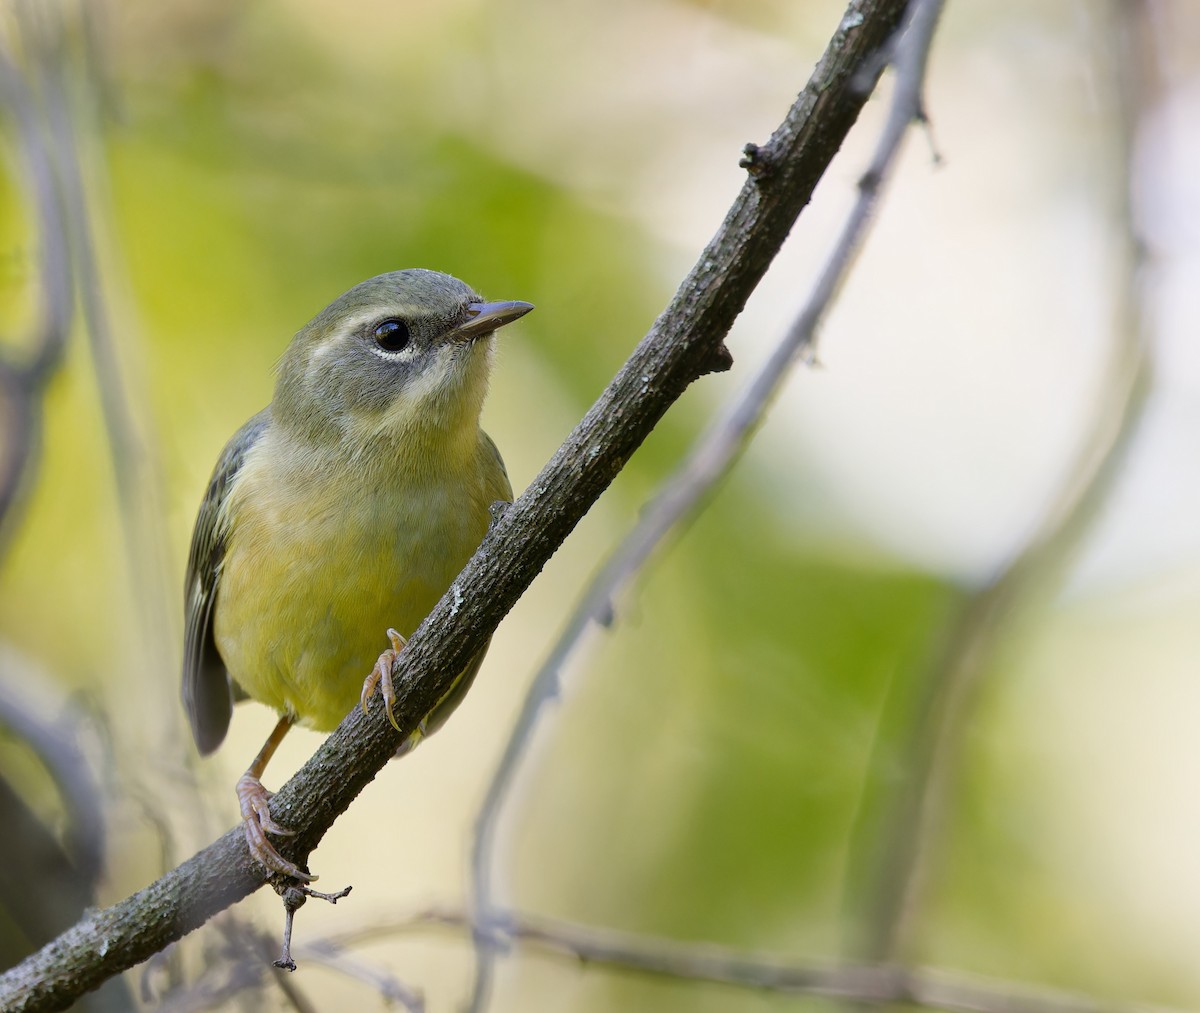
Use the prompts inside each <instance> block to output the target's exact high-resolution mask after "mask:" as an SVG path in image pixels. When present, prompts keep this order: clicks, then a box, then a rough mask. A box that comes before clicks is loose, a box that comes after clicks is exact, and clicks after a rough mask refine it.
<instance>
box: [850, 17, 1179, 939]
mask: <svg viewBox="0 0 1200 1013" xmlns="http://www.w3.org/2000/svg"><path fill="white" fill-rule="evenodd" d="M1146 6H1147V5H1146V4H1145V3H1144V2H1142V0H1112V3H1111V4H1110V7H1109V11H1108V19H1107V26H1108V31H1109V40H1108V41H1109V43H1110V45H1109V46H1108V47H1106V48H1107V50H1108V51H1106V52H1104V53H1103V56H1102V60H1101V66H1100V77H1101V79H1102V80H1103V79H1104V78H1107V79H1108V82H1109V87H1108V89H1107V94H1108V97H1109V99H1110V101H1111V103H1112V105H1113V107H1114V108H1115V112H1116V115H1115V117H1114V121H1115V122H1116V124H1117V135H1118V136H1117V139H1116V140H1117V143H1116V148H1117V150H1116V152H1115V158H1114V160H1113V161H1114V164H1115V165H1116V167H1117V169H1116V171H1115V173H1114V174H1113V177H1114V178H1113V187H1114V191H1115V200H1114V206H1115V208H1116V209H1117V214H1116V217H1115V221H1114V223H1113V226H1114V227H1113V235H1114V238H1115V240H1116V241H1115V243H1114V249H1115V251H1116V257H1115V260H1116V263H1115V265H1114V277H1115V281H1114V285H1113V293H1114V298H1113V305H1112V340H1113V347H1112V350H1111V353H1110V356H1109V363H1108V369H1107V378H1106V380H1105V382H1104V384H1103V387H1102V389H1101V390H1100V391H1099V393H1098V395H1097V398H1096V402H1095V411H1094V415H1093V417H1092V418H1091V419H1090V420H1089V421H1088V423H1087V426H1086V428H1085V429H1084V430H1083V436H1082V445H1081V446H1080V449H1079V452H1078V454H1077V456H1076V458H1075V460H1074V461H1073V462H1072V463H1070V464H1069V465H1068V466H1067V467H1066V468H1065V469H1064V473H1065V476H1066V477H1065V480H1064V482H1063V484H1062V488H1061V489H1060V491H1059V492H1058V494H1057V496H1056V497H1055V498H1054V500H1053V501H1052V502H1051V503H1050V504H1049V505H1048V507H1047V509H1046V512H1045V515H1044V517H1043V519H1042V521H1041V524H1040V527H1039V528H1038V530H1037V531H1035V532H1034V534H1033V535H1032V536H1031V537H1030V539H1029V541H1028V543H1027V545H1026V547H1025V548H1024V549H1023V550H1022V551H1021V552H1020V553H1018V554H1017V555H1016V556H1015V557H1014V558H1013V559H1012V560H1011V562H1009V564H1008V565H1007V566H1005V567H1004V568H1003V569H1002V570H1001V572H999V573H997V574H996V575H995V576H994V577H993V578H992V579H991V580H990V581H989V582H988V583H987V584H985V585H984V586H983V587H980V588H979V589H978V590H976V591H974V592H973V593H972V594H971V595H970V596H969V597H968V598H967V599H966V601H965V602H964V603H963V604H962V606H961V609H960V612H959V615H958V618H957V620H956V621H955V622H954V623H952V624H951V626H950V627H949V628H948V629H947V630H946V632H945V635H944V641H943V644H942V646H941V649H940V651H939V653H938V655H937V656H936V657H935V659H934V661H933V663H932V665H931V666H930V668H929V671H928V676H927V681H926V683H925V685H924V686H923V687H920V688H919V689H918V690H917V695H918V702H917V706H916V709H915V712H914V713H913V715H912V717H911V719H910V720H909V723H908V728H907V731H906V732H902V733H901V734H902V738H903V740H904V741H903V742H902V743H901V745H900V746H899V750H898V758H897V755H896V753H894V752H893V750H894V749H895V748H896V747H895V746H893V745H891V744H887V743H884V742H882V741H880V742H878V743H877V746H876V751H875V757H874V759H873V768H874V769H873V771H872V772H871V773H870V774H869V776H868V779H867V783H868V785H870V784H871V783H872V782H874V783H876V784H880V785H883V786H884V787H883V788H882V791H883V801H882V805H881V809H882V815H881V816H880V818H879V820H878V822H877V821H876V820H874V819H871V818H869V817H865V818H863V819H861V820H860V826H859V834H858V836H859V840H858V842H857V845H856V848H857V851H858V853H859V858H860V861H862V862H865V866H864V867H862V868H861V870H860V871H859V873H858V874H857V875H854V876H852V878H851V882H850V887H851V895H852V897H855V896H857V897H858V898H860V899H861V900H860V903H861V910H860V911H858V912H857V915H856V917H853V918H852V920H853V921H854V922H856V931H857V933H858V935H859V938H858V939H857V940H856V941H855V942H854V943H853V944H852V949H853V952H854V956H855V957H856V958H858V959H865V960H871V961H875V960H879V961H892V960H901V961H904V960H909V959H913V958H914V956H915V953H914V950H915V948H916V933H917V930H918V920H919V917H920V914H921V910H922V899H923V897H922V894H923V891H924V890H925V889H926V887H927V885H928V878H929V874H930V869H931V867H932V863H933V862H934V858H935V856H936V854H937V850H938V833H939V830H940V828H941V827H942V825H943V824H944V819H945V814H946V809H947V806H948V805H949V804H950V796H951V794H952V792H953V787H954V778H955V772H956V770H957V769H958V767H959V764H960V759H961V751H962V745H963V736H964V733H965V731H966V728H967V727H968V725H969V723H970V719H971V716H972V713H973V711H974V708H975V705H976V703H977V701H978V700H979V695H980V691H981V688H982V684H983V682H984V680H985V678H986V676H987V675H988V673H989V671H990V670H991V668H992V667H993V666H994V664H995V662H996V655H997V651H998V650H999V648H1000V646H1001V644H1002V643H1004V642H1005V641H1006V640H1007V638H1009V637H1010V636H1011V635H1012V634H1013V632H1014V630H1016V629H1017V628H1018V625H1019V623H1020V622H1021V621H1022V620H1023V619H1026V618H1027V617H1028V616H1029V615H1030V614H1031V611H1032V609H1034V608H1035V607H1036V606H1038V605H1043V604H1045V603H1046V602H1047V601H1048V600H1049V598H1050V597H1051V596H1052V595H1053V593H1054V592H1055V590H1056V589H1057V588H1058V587H1059V586H1060V584H1061V581H1062V580H1063V578H1064V577H1065V576H1066V575H1067V573H1068V571H1069V566H1070V564H1071V562H1072V561H1073V559H1074V556H1075V553H1076V551H1077V550H1078V549H1079V547H1080V546H1081V545H1082V544H1083V542H1084V540H1085V539H1086V537H1087V535H1088V534H1089V532H1090V531H1091V528H1092V524H1093V522H1094V521H1095V519H1096V517H1097V515H1098V514H1099V512H1100V510H1101V508H1102V507H1103V505H1104V504H1105V502H1106V501H1107V499H1108V497H1109V494H1110V493H1111V491H1112V489H1113V487H1114V484H1115V482H1116V480H1117V478H1118V477H1119V476H1120V474H1121V472H1122V469H1123V467H1124V465H1125V462H1126V458H1127V455H1128V452H1129V449H1130V447H1131V445H1132V443H1133V440H1134V438H1135V436H1136V435H1137V432H1138V426H1139V423H1140V421H1141V418H1142V415H1143V412H1144V410H1145V407H1146V404H1147V400H1148V398H1149V395H1150V391H1151V387H1152V373H1151V367H1152V363H1151V359H1150V355H1149V347H1148V338H1147V335H1146V333H1145V318H1146V311H1145V308H1144V306H1143V304H1142V291H1143V289H1142V285H1143V280H1144V278H1143V275H1144V272H1145V266H1146V265H1145V252H1144V251H1145V245H1144V243H1143V241H1142V239H1141V236H1140V232H1139V227H1138V223H1137V221H1136V219H1135V216H1134V214H1133V204H1132V198H1133V190H1134V187H1135V185H1136V180H1135V178H1134V160H1135V156H1136V150H1135V139H1136V136H1137V131H1138V126H1139V122H1140V120H1141V118H1142V116H1143V115H1144V113H1145V108H1146V95H1147V92H1146V89H1147V82H1148V81H1149V80H1150V78H1151V77H1152V75H1153V72H1154V66H1155V61H1154V57H1153V48H1152V45H1151V36H1150V33H1149V31H1148V29H1147V23H1146V19H1147V11H1146ZM893 706H896V705H895V704H893Z"/></svg>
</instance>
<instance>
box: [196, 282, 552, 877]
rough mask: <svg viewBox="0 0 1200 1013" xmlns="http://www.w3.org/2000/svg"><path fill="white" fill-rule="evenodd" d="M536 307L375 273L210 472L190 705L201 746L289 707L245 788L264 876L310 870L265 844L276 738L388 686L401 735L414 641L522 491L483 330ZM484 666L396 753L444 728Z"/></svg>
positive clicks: (332, 308)
mask: <svg viewBox="0 0 1200 1013" xmlns="http://www.w3.org/2000/svg"><path fill="white" fill-rule="evenodd" d="M531 309H533V307H532V306H531V305H530V304H529V303H526V302H485V301H484V300H483V299H482V298H480V296H478V295H477V294H476V293H475V292H474V291H473V290H472V289H471V288H469V287H468V286H467V285H465V284H464V283H463V282H461V281H459V280H458V279H457V278H452V277H450V276H449V275H445V274H440V273H438V272H436V271H426V270H420V269H411V270H404V271H393V272H391V273H389V274H381V275H379V276H378V277H375V278H371V279H369V280H368V281H364V282H362V283H361V284H359V285H356V286H355V287H354V288H352V289H350V291H348V292H346V293H345V294H344V295H342V296H341V297H340V298H338V299H336V300H334V302H332V303H330V305H329V306H327V307H326V308H325V309H324V310H322V311H321V312H320V313H319V314H317V316H316V317H314V318H313V319H312V320H311V321H310V322H309V323H308V324H307V325H306V326H305V327H304V328H303V330H301V331H300V332H299V333H298V334H297V335H296V336H295V337H294V338H293V339H292V341H291V344H290V345H288V348H287V351H286V352H285V353H284V355H283V358H282V360H281V361H280V363H279V368H278V377H277V381H276V384H275V395H274V399H273V400H272V401H271V403H270V404H269V405H268V406H267V407H266V408H264V409H263V410H262V411H261V412H259V413H258V414H257V415H255V416H254V417H253V418H252V419H250V421H249V422H247V423H246V424H245V425H244V426H242V428H241V429H239V430H238V431H237V432H236V433H235V434H234V436H233V438H232V439H231V440H230V441H229V443H228V444H226V446H225V449H224V451H223V452H222V453H221V456H220V458H219V459H218V460H217V466H216V469H215V470H214V471H213V475H212V478H211V480H210V481H209V485H208V492H207V493H206V495H205V497H204V500H203V502H202V503H201V504H200V512H199V515H198V516H197V518H196V527H195V530H194V532H193V534H192V546H191V553H190V555H189V558H188V566H187V578H186V581H185V588H184V595H185V602H184V607H185V624H184V625H185V630H184V650H183V704H184V708H185V709H186V711H187V715H188V719H189V721H190V723H191V728H192V734H193V736H194V737H195V740H196V745H197V747H198V748H199V750H200V752H201V753H202V754H208V753H211V752H212V751H213V750H214V749H216V748H217V746H219V745H220V744H221V741H222V739H224V738H225V733H226V730H227V729H228V727H229V720H230V717H231V715H232V711H233V703H234V701H235V700H240V699H244V698H246V697H251V698H253V699H255V700H259V701H261V702H263V703H265V704H267V705H268V706H270V707H273V708H274V709H275V710H276V711H278V712H279V714H280V718H279V723H278V724H277V725H276V726H275V730H274V731H273V732H272V733H271V736H270V738H269V739H268V740H267V742H266V744H265V745H264V746H263V748H262V750H261V751H260V752H259V754H258V756H257V757H256V758H255V760H254V762H253V763H252V764H251V765H250V767H249V769H247V771H246V773H245V774H244V775H242V777H241V779H240V780H239V781H238V785H237V794H238V800H239V804H240V807H241V812H242V818H243V821H244V826H245V831H246V839H247V842H248V843H249V845H250V850H251V853H252V854H253V855H254V856H255V857H256V858H257V859H258V860H259V861H260V862H262V864H263V865H264V866H266V867H267V869H269V870H270V871H272V872H276V873H279V874H281V875H284V876H291V877H294V878H295V879H298V880H301V881H302V882H310V881H312V880H313V879H315V878H316V877H315V876H312V875H310V874H309V873H308V872H305V871H304V870H302V869H301V868H299V867H298V866H297V865H295V864H294V863H293V862H289V861H288V860H287V859H285V858H284V857H283V856H282V855H280V854H279V852H278V851H276V849H275V847H274V846H273V845H272V844H271V843H270V841H268V840H267V837H266V834H268V833H270V834H275V835H286V834H288V833H289V831H288V830H287V829H286V828H285V827H282V826H280V825H279V824H277V823H276V822H275V821H274V820H272V819H271V815H270V810H269V808H268V802H269V801H270V799H271V795H272V793H271V792H270V791H268V790H267V789H266V788H264V787H263V784H262V781H261V780H260V778H261V777H262V774H263V770H264V768H265V767H266V765H267V763H268V761H269V760H270V758H271V756H272V755H273V754H274V752H275V749H276V748H277V747H278V745H279V743H280V741H281V740H282V739H283V737H284V735H285V734H286V733H287V731H288V729H289V728H290V727H291V726H292V725H293V724H295V723H297V722H298V723H300V724H304V725H307V726H309V727H311V728H315V729H317V730H319V731H329V730H331V729H333V728H334V727H335V726H336V725H337V724H338V722H340V721H341V719H342V718H343V717H345V716H346V714H347V713H348V712H349V710H350V709H351V707H353V706H354V704H355V702H356V701H357V702H359V703H360V705H361V706H362V707H363V709H364V710H365V709H366V708H367V706H368V704H369V701H370V699H371V697H372V696H373V695H374V693H375V690H376V688H377V687H378V688H379V689H380V691H381V694H382V696H383V699H384V706H385V710H386V712H387V715H388V718H389V720H391V722H392V724H393V725H395V724H396V721H395V718H394V717H393V714H392V702H393V690H392V680H391V670H392V662H393V661H394V660H395V657H396V654H397V653H398V652H399V651H400V650H401V649H402V648H403V646H404V637H405V636H408V635H411V633H412V631H413V630H414V629H416V627H417V626H418V625H419V624H420V622H421V620H422V619H424V618H425V616H426V615H427V614H428V613H429V612H430V611H431V610H432V608H433V606H434V605H435V604H436V603H437V601H438V599H439V598H440V597H441V596H442V594H443V593H444V592H445V591H446V589H447V588H448V587H449V586H450V583H451V582H452V581H453V579H454V578H455V577H456V576H457V575H458V573H459V571H460V570H461V569H462V567H463V566H464V565H465V563H466V561H467V560H468V559H469V558H470V556H471V554H472V553H473V552H474V551H475V549H476V548H477V547H478V546H479V543H480V542H481V541H482V539H483V536H484V534H485V533H486V532H487V527H488V523H489V517H490V515H489V507H490V506H491V504H493V503H494V502H497V501H503V502H508V501H510V500H511V499H512V488H511V486H510V485H509V481H508V475H507V473H506V471H505V468H504V462H503V460H502V459H501V457H500V453H499V451H497V449H496V445H495V444H494V443H493V442H492V441H491V439H490V438H489V437H488V435H487V434H486V433H485V432H483V430H482V429H481V428H480V426H479V415H480V411H481V409H482V407H483V399H484V396H485V394H486V392H487V384H488V375H489V373H490V370H491V360H492V336H493V334H494V333H495V331H496V330H497V328H500V327H503V326H504V325H505V324H509V323H512V322H513V321H514V320H517V319H519V318H520V317H522V316H524V315H525V314H526V313H528V312H529V311H530V310H531ZM385 631H386V635H387V637H388V639H389V640H390V642H391V647H390V648H389V649H387V650H385V651H383V652H382V653H380V651H379V645H380V642H381V641H382V639H383V636H384V633H385ZM484 650H486V645H485V648H484ZM482 660H483V651H480V652H479V654H478V655H476V657H475V658H474V659H473V660H472V661H471V663H470V664H469V665H468V666H467V668H466V670H464V671H463V672H462V673H461V674H460V675H459V677H458V679H457V680H456V682H455V684H454V686H453V687H452V688H451V689H450V691H449V692H448V693H447V694H446V695H445V696H444V697H443V698H442V699H441V700H440V701H439V702H438V704H437V705H436V706H435V707H434V709H433V711H432V712H430V713H429V714H428V715H427V716H426V717H425V720H424V721H423V722H422V723H421V725H420V726H419V727H418V729H417V731H415V732H414V733H413V734H412V735H411V736H410V737H409V738H408V739H407V740H406V741H405V743H404V744H403V745H402V746H401V747H400V750H399V753H404V752H407V751H409V750H411V749H412V748H413V747H414V746H415V745H416V744H417V743H418V742H419V741H420V740H421V738H422V737H424V736H427V735H430V734H432V733H433V732H434V731H436V730H437V729H438V728H439V727H440V726H441V725H442V724H443V723H444V722H445V720H446V718H447V717H449V715H450V712H451V711H453V710H454V708H455V707H456V706H457V705H458V704H459V702H460V701H461V700H462V698H463V696H464V695H465V694H466V692H467V690H468V689H469V688H470V685H471V681H472V679H473V678H474V676H475V673H476V671H477V670H478V668H479V665H480V663H481V661H482ZM397 727H398V726H397Z"/></svg>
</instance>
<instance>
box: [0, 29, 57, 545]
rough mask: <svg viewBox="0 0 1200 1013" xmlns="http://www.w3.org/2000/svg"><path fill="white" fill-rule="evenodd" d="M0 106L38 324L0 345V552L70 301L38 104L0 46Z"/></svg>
mask: <svg viewBox="0 0 1200 1013" xmlns="http://www.w3.org/2000/svg"><path fill="white" fill-rule="evenodd" d="M0 104H2V105H3V106H4V107H6V108H7V110H8V112H9V114H10V115H11V117H12V119H13V121H14V125H15V128H16V130H15V135H16V147H17V149H18V150H19V152H20V154H21V156H22V157H23V158H24V160H25V163H26V180H27V183H28V185H29V187H30V189H31V191H32V196H33V206H34V208H35V211H36V221H37V236H38V240H39V246H40V249H39V258H38V260H39V270H38V295H39V298H38V307H39V311H38V321H37V323H36V325H35V326H34V328H33V331H32V333H31V334H30V335H29V337H28V338H27V339H25V340H24V341H22V340H19V339H11V338H6V339H5V340H4V341H0V417H2V418H3V419H4V423H5V425H4V431H5V438H4V444H5V445H4V447H3V448H2V450H0V552H2V551H3V549H4V548H5V547H6V546H7V542H8V539H9V538H10V537H11V535H12V532H13V531H14V529H15V528H16V520H17V517H16V507H17V505H18V503H19V498H20V497H19V494H20V491H21V490H22V489H23V488H25V487H26V486H27V485H28V483H29V481H30V478H31V474H32V471H33V468H34V465H35V463H36V460H37V455H36V450H37V446H38V442H39V439H40V434H41V397H42V393H43V391H44V390H45V387H46V384H47V383H48V382H49V380H50V377H51V376H52V375H53V374H54V372H55V371H56V370H57V368H58V366H59V364H60V363H61V362H62V358H63V354H64V352H65V350H66V343H67V335H68V334H69V333H70V330H71V317H72V311H73V307H74V302H73V300H72V297H71V289H72V281H71V267H70V260H69V257H68V253H67V240H66V233H65V229H64V224H63V211H62V203H61V200H60V198H59V190H58V183H57V180H56V178H55V174H54V170H53V166H52V163H51V158H50V155H49V152H48V150H47V145H46V141H45V137H44V135H43V132H42V130H41V128H40V127H39V125H38V114H37V103H36V101H35V100H34V97H33V95H32V94H31V93H30V90H29V88H28V87H27V86H26V84H25V82H24V81H23V80H22V79H21V75H20V74H19V73H18V71H17V68H16V65H15V64H14V62H13V60H12V58H11V56H10V55H9V53H8V52H7V51H5V50H4V49H3V47H0Z"/></svg>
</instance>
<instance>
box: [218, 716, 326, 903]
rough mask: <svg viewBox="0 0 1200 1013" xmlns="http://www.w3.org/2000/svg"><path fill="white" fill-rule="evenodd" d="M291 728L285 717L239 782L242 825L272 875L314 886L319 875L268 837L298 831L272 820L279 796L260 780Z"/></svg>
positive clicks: (247, 841)
mask: <svg viewBox="0 0 1200 1013" xmlns="http://www.w3.org/2000/svg"><path fill="white" fill-rule="evenodd" d="M291 727H292V719H291V718H290V717H288V716H287V715H284V716H283V717H281V718H280V719H279V723H278V724H277V725H276V726H275V730H274V731H272V732H271V735H270V737H269V738H268V739H267V741H266V742H265V743H264V744H263V747H262V749H260V750H259V751H258V756H256V757H255V758H254V762H253V763H252V764H250V767H249V769H248V770H247V771H246V773H244V774H243V775H242V776H241V777H240V778H239V779H238V783H237V797H238V805H239V806H240V807H241V810H242V826H243V828H244V829H245V831H246V843H247V844H248V845H249V847H250V854H251V855H252V856H253V857H254V858H256V859H257V860H258V861H259V863H260V864H262V865H263V866H265V867H266V868H267V870H268V871H269V872H277V873H279V875H281V876H290V877H291V878H292V879H298V880H300V882H302V883H311V882H313V880H315V879H316V878H317V877H316V876H314V875H312V874H311V873H308V872H305V871H304V870H303V869H301V868H300V866H298V865H296V864H295V863H293V862H289V861H288V860H287V859H286V858H284V857H283V855H281V854H280V853H279V852H278V851H276V850H275V846H274V845H273V844H271V842H270V841H268V840H267V834H275V835H276V836H277V837H290V836H291V835H292V834H294V833H295V831H294V830H289V829H288V828H287V827H282V826H280V825H279V824H278V823H276V822H275V820H273V819H272V818H271V808H270V801H271V798H272V797H273V796H274V794H275V793H274V792H273V791H267V789H266V788H264V787H263V783H262V781H260V780H259V778H260V777H262V773H263V771H264V770H265V769H266V766H267V764H268V763H269V762H270V760H271V757H272V756H274V755H275V750H276V749H278V748H279V743H280V742H282V741H283V737H284V736H285V735H286V734H287V731H288V729H289V728H291Z"/></svg>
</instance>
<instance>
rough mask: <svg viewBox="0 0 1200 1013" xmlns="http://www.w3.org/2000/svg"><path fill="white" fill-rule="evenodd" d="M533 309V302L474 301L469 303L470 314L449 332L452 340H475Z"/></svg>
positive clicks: (468, 311)
mask: <svg viewBox="0 0 1200 1013" xmlns="http://www.w3.org/2000/svg"><path fill="white" fill-rule="evenodd" d="M531 309H533V303H527V302H520V301H519V300H513V301H512V302H473V303H468V304H467V313H468V314H469V316H468V317H467V319H466V320H464V321H463V322H462V323H461V324H459V325H458V326H457V327H456V328H454V330H452V331H451V332H450V334H449V337H450V340H452V341H474V340H475V339H476V338H482V337H483V336H484V335H485V334H491V333H492V331H494V330H496V328H498V327H503V326H504V325H505V324H511V323H512V322H513V321H514V320H520V319H521V317H523V316H524V315H525V314H526V313H528V312H529V311H530V310H531Z"/></svg>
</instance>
